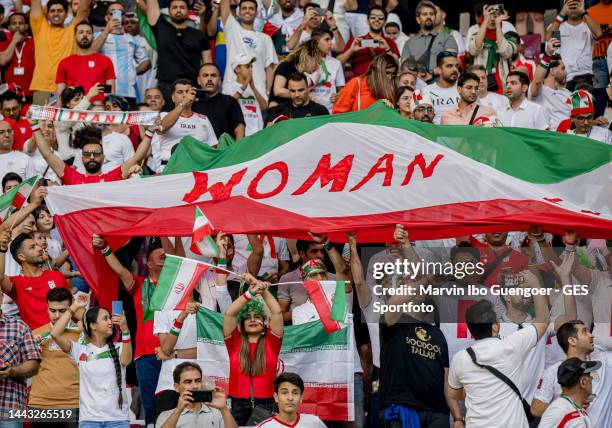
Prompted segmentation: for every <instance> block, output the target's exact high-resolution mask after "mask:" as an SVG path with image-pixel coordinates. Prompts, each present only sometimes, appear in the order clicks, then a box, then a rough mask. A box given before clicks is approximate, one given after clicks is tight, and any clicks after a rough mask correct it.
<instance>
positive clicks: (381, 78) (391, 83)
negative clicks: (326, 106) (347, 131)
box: [332, 54, 398, 114]
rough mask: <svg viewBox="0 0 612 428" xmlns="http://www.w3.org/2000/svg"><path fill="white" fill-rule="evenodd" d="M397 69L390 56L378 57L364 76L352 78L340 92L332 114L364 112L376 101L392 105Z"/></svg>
mask: <svg viewBox="0 0 612 428" xmlns="http://www.w3.org/2000/svg"><path fill="white" fill-rule="evenodd" d="M397 69H398V67H397V62H396V61H395V58H393V57H392V56H391V55H389V54H382V55H378V56H377V57H376V58H374V59H373V60H372V63H371V64H370V67H369V68H368V71H367V72H366V74H364V75H363V76H358V77H354V78H353V79H351V80H350V81H349V82H348V83H347V84H346V86H345V87H344V89H342V91H340V94H339V95H338V100H337V101H336V104H335V105H334V109H333V111H332V113H333V114H337V113H347V112H349V111H359V110H365V109H367V108H368V107H370V106H371V105H372V104H374V103H375V102H376V101H378V100H387V101H389V103H392V102H393V97H394V94H395V76H396V74H397Z"/></svg>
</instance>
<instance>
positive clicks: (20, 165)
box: [0, 152, 36, 180]
mask: <svg viewBox="0 0 612 428" xmlns="http://www.w3.org/2000/svg"><path fill="white" fill-rule="evenodd" d="M9 172H14V173H16V174H18V175H19V176H20V177H21V178H23V179H24V180H27V179H28V178H30V177H33V176H34V175H36V170H35V169H34V163H33V162H32V159H30V157H29V156H28V155H26V154H25V153H23V152H8V153H4V154H0V179H1V178H2V177H4V176H5V175H6V174H7V173H9Z"/></svg>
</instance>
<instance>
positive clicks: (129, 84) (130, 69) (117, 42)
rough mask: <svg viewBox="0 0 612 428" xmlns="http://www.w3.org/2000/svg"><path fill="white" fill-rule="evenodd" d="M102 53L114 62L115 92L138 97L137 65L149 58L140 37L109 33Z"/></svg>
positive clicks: (101, 50) (124, 95) (123, 95)
mask: <svg viewBox="0 0 612 428" xmlns="http://www.w3.org/2000/svg"><path fill="white" fill-rule="evenodd" d="M98 35H99V33H97V34H96V37H98ZM100 53H101V54H103V55H106V56H107V57H109V58H110V60H111V61H112V62H113V67H114V68H115V75H116V76H117V80H116V84H115V86H116V89H115V93H116V94H117V95H120V96H122V97H132V98H136V67H138V66H139V65H140V64H142V63H143V62H145V61H146V60H148V59H149V56H148V55H147V51H146V49H145V46H143V45H142V43H141V40H140V38H138V37H134V36H132V35H131V34H109V35H108V37H107V38H106V41H105V42H104V46H102V49H100Z"/></svg>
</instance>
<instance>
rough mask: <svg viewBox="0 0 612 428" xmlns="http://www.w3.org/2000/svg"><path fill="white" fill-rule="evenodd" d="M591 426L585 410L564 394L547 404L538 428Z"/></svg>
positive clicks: (584, 427) (585, 427) (581, 427)
mask: <svg viewBox="0 0 612 428" xmlns="http://www.w3.org/2000/svg"><path fill="white" fill-rule="evenodd" d="M593 426H594V425H593V423H592V422H591V420H590V419H589V415H588V414H587V412H586V411H584V410H582V409H581V408H579V407H578V406H576V404H574V402H573V401H571V399H570V398H568V397H566V396H565V395H564V396H563V397H559V398H557V399H556V400H555V401H554V402H553V403H552V404H551V405H550V406H548V408H547V409H546V411H545V412H544V414H543V415H542V419H541V420H540V424H539V425H538V428H591V427H593Z"/></svg>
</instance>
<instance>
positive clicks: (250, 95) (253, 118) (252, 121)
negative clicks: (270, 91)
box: [223, 82, 268, 135]
mask: <svg viewBox="0 0 612 428" xmlns="http://www.w3.org/2000/svg"><path fill="white" fill-rule="evenodd" d="M257 91H258V92H259V93H260V94H261V96H262V97H264V98H265V99H268V96H267V95H266V91H265V89H264V88H257ZM223 93H224V94H226V95H229V96H232V97H235V96H237V101H238V104H240V110H242V116H244V123H245V131H244V132H245V135H253V134H254V133H256V132H257V131H260V130H262V129H263V127H264V122H263V116H262V114H261V107H260V106H259V103H258V102H257V98H255V93H254V92H253V89H251V86H250V85H247V87H246V88H243V87H242V86H241V85H240V84H239V83H238V82H227V83H226V84H225V85H223Z"/></svg>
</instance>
